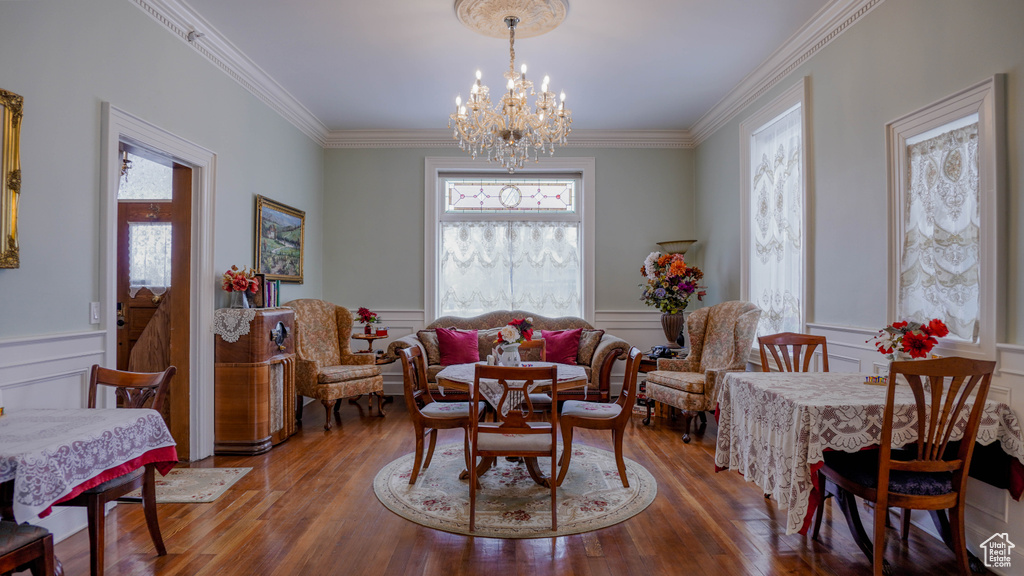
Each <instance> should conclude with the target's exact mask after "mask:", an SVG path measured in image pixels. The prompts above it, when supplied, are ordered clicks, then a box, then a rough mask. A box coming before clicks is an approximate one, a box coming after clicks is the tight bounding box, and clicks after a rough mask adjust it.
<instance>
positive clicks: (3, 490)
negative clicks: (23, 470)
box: [0, 480, 15, 522]
mask: <svg viewBox="0 0 1024 576" xmlns="http://www.w3.org/2000/svg"><path fill="white" fill-rule="evenodd" d="M0 520H6V521H8V522H15V520H14V480H8V481H7V482H0Z"/></svg>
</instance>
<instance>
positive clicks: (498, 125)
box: [448, 2, 572, 173]
mask: <svg viewBox="0 0 1024 576" xmlns="http://www.w3.org/2000/svg"><path fill="white" fill-rule="evenodd" d="M456 4H457V9H458V4H459V2H457V3H456ZM549 5H550V4H549ZM562 17H564V12H563V14H562ZM461 18H462V16H461V14H460V19H461ZM503 20H504V22H505V25H506V26H507V27H508V38H509V40H508V51H509V64H508V71H507V72H505V78H506V80H507V82H506V84H505V90H504V91H503V92H502V94H501V100H499V101H498V103H497V104H496V105H494V106H492V104H491V98H490V90H489V89H488V88H487V86H484V85H483V84H482V83H481V81H480V79H481V73H480V71H479V70H477V72H476V82H475V83H474V84H473V86H472V88H470V91H469V98H468V99H467V100H466V102H463V101H462V97H461V95H460V96H458V97H456V98H455V112H453V113H452V114H451V115H450V116H449V121H448V127H449V128H452V129H453V131H452V138H453V139H455V140H458V141H459V148H461V149H463V150H465V151H467V152H469V154H470V156H472V157H473V158H476V157H477V156H478V155H480V156H482V155H483V154H484V153H486V154H487V160H489V161H491V162H497V163H498V164H500V165H501V166H502V168H505V169H506V170H508V171H509V173H512V172H514V171H515V170H516V169H520V168H522V167H523V164H524V163H525V162H526V160H527V159H529V158H530V157H533V159H534V161H536V160H537V159H538V158H539V156H540V155H541V154H546V155H548V156H553V155H554V154H555V146H556V145H563V144H565V143H566V137H567V136H568V135H569V133H570V132H571V131H572V129H571V128H570V124H572V112H571V111H570V110H569V109H568V108H566V107H565V92H562V93H561V95H560V96H559V97H556V96H555V93H554V92H551V91H549V90H548V84H549V82H548V77H547V76H545V77H544V81H543V82H541V86H540V92H536V91H534V84H533V82H532V81H530V80H527V79H526V64H523V65H522V67H521V68H520V71H519V72H516V50H515V42H516V26H517V25H518V24H519V22H520V19H519V17H517V16H505V17H504V18H503ZM463 22H464V23H466V24H467V25H470V24H469V23H468V22H467V20H465V19H464V20H463ZM555 25H557V23H556V24H555ZM470 26H471V27H472V25H470ZM485 33H486V32H485ZM531 97H533V99H534V105H533V109H532V111H531V108H530V104H529V99H530V98H531Z"/></svg>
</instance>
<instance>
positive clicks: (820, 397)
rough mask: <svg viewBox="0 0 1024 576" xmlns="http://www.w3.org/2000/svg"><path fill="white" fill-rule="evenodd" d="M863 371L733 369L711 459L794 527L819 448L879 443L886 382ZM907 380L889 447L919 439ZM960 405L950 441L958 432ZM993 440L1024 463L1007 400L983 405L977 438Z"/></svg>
mask: <svg viewBox="0 0 1024 576" xmlns="http://www.w3.org/2000/svg"><path fill="white" fill-rule="evenodd" d="M865 376H866V375H865V374H842V373H770V374H769V373H764V372H736V373H731V374H729V375H727V376H726V379H725V382H724V384H723V385H722V386H720V387H719V389H718V399H717V400H718V445H717V447H716V451H715V465H716V466H717V467H719V468H726V469H729V470H736V471H739V472H740V473H741V474H743V477H744V478H745V479H746V480H748V481H750V482H754V483H755V484H757V485H758V486H759V487H760V488H761V489H762V490H763V491H764V492H765V493H766V494H771V495H772V497H773V498H775V499H776V501H777V502H778V503H779V506H780V507H782V508H788V509H789V511H788V517H787V522H786V533H787V534H792V533H794V532H798V531H800V529H801V528H802V527H803V525H804V522H805V519H806V518H807V514H808V511H809V510H808V503H809V500H810V496H811V493H812V491H813V489H814V484H813V478H812V476H813V467H814V465H815V464H817V463H819V462H823V456H822V453H823V451H825V450H842V451H844V452H856V451H858V450H861V449H863V448H867V447H870V446H874V445H877V444H878V440H879V436H880V435H881V433H882V419H883V413H884V411H885V395H886V386H872V385H867V384H865V383H864V377H865ZM914 407H915V403H914V396H913V393H912V392H911V390H910V387H909V386H900V387H897V390H896V400H895V413H894V421H893V446H903V445H905V444H907V443H908V442H912V441H914V440H916V439H917V428H916V427H917V413H916V410H915V408H914ZM968 412H969V410H965V411H964V413H963V418H962V420H961V422H960V423H959V426H958V428H957V430H956V432H955V433H954V434H953V440H959V439H960V438H962V437H963V427H964V426H965V425H966V423H967V414H968ZM977 441H978V442H979V443H980V444H982V445H988V444H991V443H993V442H996V441H998V442H999V443H1000V444H1001V446H1002V449H1003V451H1004V452H1006V453H1007V454H1009V455H1010V456H1012V457H1014V458H1016V459H1017V460H1018V461H1020V462H1021V463H1022V464H1024V433H1022V432H1021V428H1020V423H1019V421H1018V420H1017V417H1016V415H1015V414H1014V413H1013V411H1012V410H1011V409H1010V407H1009V406H1007V405H1006V404H1001V403H997V402H993V401H988V402H986V403H985V411H984V413H983V415H982V419H981V425H980V427H979V429H978V440H977Z"/></svg>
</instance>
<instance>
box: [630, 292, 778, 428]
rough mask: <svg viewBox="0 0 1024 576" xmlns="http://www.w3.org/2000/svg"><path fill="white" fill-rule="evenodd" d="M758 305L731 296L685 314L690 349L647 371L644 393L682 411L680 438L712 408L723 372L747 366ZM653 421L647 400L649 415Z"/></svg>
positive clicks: (647, 420)
mask: <svg viewBox="0 0 1024 576" xmlns="http://www.w3.org/2000/svg"><path fill="white" fill-rule="evenodd" d="M760 318H761V309H760V308H758V307H757V306H756V305H754V304H751V303H750V302H741V301H739V300H733V301H731V302H723V303H721V304H716V305H714V306H711V307H708V308H701V309H699V310H697V311H695V312H693V313H692V314H690V316H689V317H688V318H687V319H686V325H687V331H688V332H689V335H690V354H689V355H688V356H687V357H686V358H683V359H672V358H661V359H659V360H658V369H657V370H656V371H654V372H650V373H648V374H647V397H648V398H649V399H650V400H655V401H658V402H663V403H665V404H668V405H669V406H673V407H675V408H678V409H680V410H682V411H683V442H689V441H690V422H691V421H692V420H693V417H694V416H697V415H699V416H700V418H701V420H702V421H706V419H705V416H704V411H705V410H714V408H715V397H716V393H715V392H716V390H717V388H718V386H719V385H720V384H721V381H722V379H723V377H724V375H725V373H726V372H734V371H740V372H742V371H745V370H746V369H747V356H748V355H749V354H750V350H751V346H752V345H753V343H754V334H755V333H756V332H757V321H758V320H759V319H760ZM650 421H651V403H650V402H648V404H647V418H646V419H645V420H644V424H649V423H650Z"/></svg>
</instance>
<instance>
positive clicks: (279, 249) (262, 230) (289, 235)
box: [256, 196, 306, 284]
mask: <svg viewBox="0 0 1024 576" xmlns="http://www.w3.org/2000/svg"><path fill="white" fill-rule="evenodd" d="M305 241H306V213H305V212H303V211H302V210H298V209H296V208H292V207H291V206H286V205H284V204H281V203H280V202H276V201H274V200H271V199H270V198H267V197H265V196H256V272H259V273H261V274H264V275H266V278H267V279H268V280H280V281H282V282H294V283H297V284H302V261H303V256H304V250H303V246H304V244H305Z"/></svg>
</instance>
